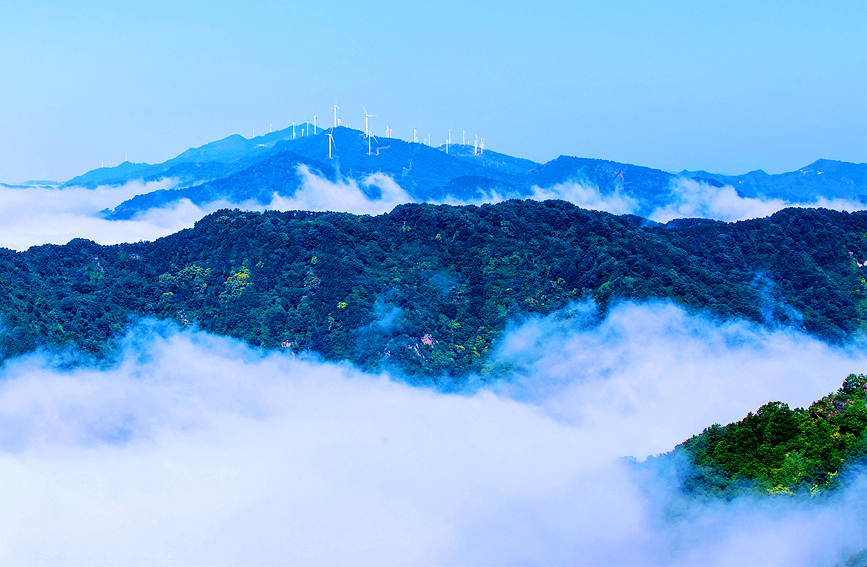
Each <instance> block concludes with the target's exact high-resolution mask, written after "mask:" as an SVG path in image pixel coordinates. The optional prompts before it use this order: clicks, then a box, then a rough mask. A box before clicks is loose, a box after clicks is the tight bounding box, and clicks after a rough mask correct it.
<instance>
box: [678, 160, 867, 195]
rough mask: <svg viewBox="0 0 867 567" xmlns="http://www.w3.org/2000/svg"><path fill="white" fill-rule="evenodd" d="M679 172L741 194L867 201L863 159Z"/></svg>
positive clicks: (866, 167)
mask: <svg viewBox="0 0 867 567" xmlns="http://www.w3.org/2000/svg"><path fill="white" fill-rule="evenodd" d="M680 175H681V176H683V177H690V178H699V179H704V180H711V181H715V182H717V183H719V184H720V185H731V186H732V187H734V188H735V189H736V190H737V192H738V194H740V195H741V196H744V197H770V198H776V199H792V198H794V199H799V200H805V201H807V200H810V199H815V198H817V197H825V198H838V199H851V200H857V201H860V202H861V203H867V164H863V163H860V164H858V163H849V162H844V161H837V160H831V159H820V160H816V161H814V162H813V163H811V164H810V165H808V166H806V167H802V168H801V169H799V170H797V171H790V172H787V173H779V174H776V175H769V174H767V173H765V172H764V171H762V170H761V169H758V170H756V171H751V172H749V173H745V174H743V175H720V174H717V173H708V172H707V171H686V170H684V171H682V172H680ZM823 190H824V191H823Z"/></svg>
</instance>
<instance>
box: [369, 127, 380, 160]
mask: <svg viewBox="0 0 867 567" xmlns="http://www.w3.org/2000/svg"><path fill="white" fill-rule="evenodd" d="M371 138H373V139H374V140H376V136H374V135H373V132H368V134H367V155H369V156H371V155H373V154H372V153H370V139H371ZM376 143H377V144H379V140H376ZM376 151H377V153H378V152H379V150H378V149H377V150H376Z"/></svg>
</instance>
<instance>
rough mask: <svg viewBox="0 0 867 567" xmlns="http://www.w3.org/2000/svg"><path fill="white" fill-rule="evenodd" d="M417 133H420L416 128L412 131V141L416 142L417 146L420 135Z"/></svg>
mask: <svg viewBox="0 0 867 567" xmlns="http://www.w3.org/2000/svg"><path fill="white" fill-rule="evenodd" d="M417 132H418V130H417V129H415V128H413V129H412V141H413V142H415V143H416V144H417V143H418V133H417Z"/></svg>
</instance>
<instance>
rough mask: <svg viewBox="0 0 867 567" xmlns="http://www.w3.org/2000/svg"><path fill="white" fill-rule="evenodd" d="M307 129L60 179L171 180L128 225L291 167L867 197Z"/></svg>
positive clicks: (258, 187) (333, 176)
mask: <svg viewBox="0 0 867 567" xmlns="http://www.w3.org/2000/svg"><path fill="white" fill-rule="evenodd" d="M312 130H313V126H312V125H310V124H302V125H298V126H296V127H295V135H294V136H293V129H292V128H291V127H290V128H286V129H283V130H279V131H276V132H271V133H268V134H266V135H264V136H258V137H256V138H252V139H247V138H243V137H242V136H239V135H234V136H229V137H227V138H224V139H222V140H218V141H216V142H211V143H210V144H205V145H204V146H201V147H198V148H191V149H189V150H187V151H185V152H184V153H182V154H180V155H179V156H177V157H175V158H173V159H170V160H168V161H166V162H164V163H161V164H156V165H149V164H133V163H129V162H124V163H123V164H121V165H119V166H117V167H112V168H100V169H96V170H93V171H91V172H88V173H86V174H84V175H81V176H79V177H76V178H74V179H72V180H70V181H68V182H67V183H65V184H64V187H69V186H75V185H79V186H84V187H91V188H92V187H96V186H97V185H101V184H104V185H119V184H122V183H125V182H128V181H133V180H137V181H143V182H148V181H157V180H160V179H170V180H172V183H173V186H172V187H171V188H170V189H168V190H162V191H159V192H155V193H146V194H143V195H139V196H137V197H135V198H133V199H130V200H128V201H125V202H123V203H118V204H117V205H116V206H114V207H112V208H111V209H109V210H106V211H105V216H106V218H109V219H114V220H119V219H128V218H131V217H134V216H135V215H137V214H139V213H141V212H143V211H146V210H149V209H152V208H155V207H161V206H164V205H167V204H170V203H173V202H176V201H178V200H180V199H184V198H187V199H190V200H191V201H192V202H194V203H196V204H198V205H205V204H207V203H211V202H214V201H217V200H226V201H228V202H234V203H241V202H245V201H248V200H251V199H252V200H253V201H255V202H258V203H259V204H261V205H267V204H269V203H270V202H271V200H272V199H273V196H274V195H275V194H276V195H280V196H283V197H292V196H294V195H295V194H296V191H297V190H298V188H299V187H300V186H301V184H302V177H301V174H300V172H299V167H300V166H304V167H306V168H308V170H310V171H312V172H313V173H314V174H316V175H320V176H322V177H325V178H327V179H329V180H332V181H337V180H341V181H354V182H356V183H358V184H359V185H360V186H361V188H362V189H363V190H366V191H368V192H369V193H370V194H369V195H368V197H369V198H371V199H376V198H378V192H379V191H380V189H379V188H378V187H377V186H376V185H375V184H368V183H367V180H368V177H369V176H370V175H371V174H379V173H381V174H384V175H387V176H388V177H390V178H391V179H393V180H394V182H395V183H397V184H398V185H399V186H400V187H401V188H402V189H403V190H404V191H405V192H406V194H407V195H408V196H409V198H410V199H412V200H413V201H417V202H430V201H440V202H441V201H445V200H449V199H452V200H458V201H468V200H478V199H482V198H489V197H491V196H492V195H497V196H499V197H501V198H525V197H528V196H531V195H533V194H534V192H535V191H538V190H545V189H550V188H553V187H558V186H560V185H562V184H568V183H579V184H582V185H584V186H587V187H591V188H593V190H594V191H597V192H598V194H599V195H600V196H602V197H610V196H612V195H615V196H617V197H621V198H623V197H625V198H628V199H629V200H630V203H631V209H630V211H631V212H633V213H635V214H639V215H643V216H647V215H649V214H651V212H652V211H653V210H655V209H658V208H663V207H666V206H669V205H672V204H674V203H677V202H678V200H679V199H680V198H681V195H680V192H681V191H682V189H680V188H679V186H678V182H679V181H682V180H693V181H697V182H699V183H704V184H707V185H710V186H712V187H723V186H726V185H731V186H732V187H734V189H735V190H736V192H737V194H738V195H740V196H741V197H756V198H779V199H782V200H783V201H786V202H792V203H798V202H802V203H813V202H815V201H816V200H817V199H819V198H826V199H845V200H849V201H855V202H865V200H867V164H853V163H844V162H835V161H831V160H819V161H817V162H815V163H814V164H811V165H810V166H807V167H805V168H802V169H800V170H798V171H795V172H790V173H783V174H779V175H768V174H766V173H764V172H763V171H755V172H751V173H747V174H744V175H737V176H731V175H720V174H715V173H708V172H705V171H693V172H690V171H683V172H681V173H680V174H672V173H668V172H665V171H661V170H658V169H652V168H648V167H641V166H636V165H630V164H624V163H618V162H614V161H608V160H602V159H589V158H577V157H570V156H560V157H558V158H556V159H554V160H551V161H549V162H548V163H545V164H539V163H535V162H533V161H530V160H526V159H521V158H515V157H512V156H508V155H505V154H501V153H497V152H493V151H491V150H489V149H486V150H484V151H483V152H482V151H477V148H476V147H474V146H473V145H461V144H454V145H451V146H449V147H448V148H446V147H445V146H440V147H430V146H428V145H425V144H419V143H410V142H405V141H403V140H400V139H398V138H371V139H370V140H368V139H367V138H366V137H365V135H364V133H363V132H360V131H358V130H353V129H350V128H345V127H337V128H334V129H329V130H328V131H325V130H323V129H321V128H318V129H316V133H315V134H313V132H312ZM307 134H310V135H307ZM329 135H331V136H332V138H331V141H330V140H329ZM332 142H333V143H332ZM329 146H330V147H331V154H330V157H329ZM251 183H252V184H253V186H251V185H250V184H251Z"/></svg>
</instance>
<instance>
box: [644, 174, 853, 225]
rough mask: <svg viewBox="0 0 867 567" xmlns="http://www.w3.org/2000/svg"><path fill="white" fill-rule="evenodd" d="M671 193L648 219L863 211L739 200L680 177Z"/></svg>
mask: <svg viewBox="0 0 867 567" xmlns="http://www.w3.org/2000/svg"><path fill="white" fill-rule="evenodd" d="M672 192H673V194H674V198H675V200H674V202H673V203H671V204H669V205H666V206H665V207H661V208H658V209H656V210H654V211H653V213H651V214H650V215H649V218H651V219H652V220H655V221H658V222H668V221H670V220H672V219H677V218H689V217H697V218H710V219H716V220H722V221H726V222H733V221H739V220H746V219H754V218H761V217H766V216H769V215H772V214H774V213H775V212H777V211H779V210H781V209H784V208H786V207H823V208H826V209H835V210H838V211H860V210H864V208H865V206H864V205H863V204H861V203H857V202H854V201H846V200H845V199H825V198H819V199H816V200H815V201H811V202H802V201H785V200H783V199H758V198H754V197H741V196H740V195H738V193H737V191H736V190H735V188H734V187H732V186H731V185H726V186H724V187H713V186H712V185H708V184H707V183H701V182H698V181H695V180H693V179H685V178H682V177H681V178H677V179H676V180H675V181H673V182H672Z"/></svg>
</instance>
